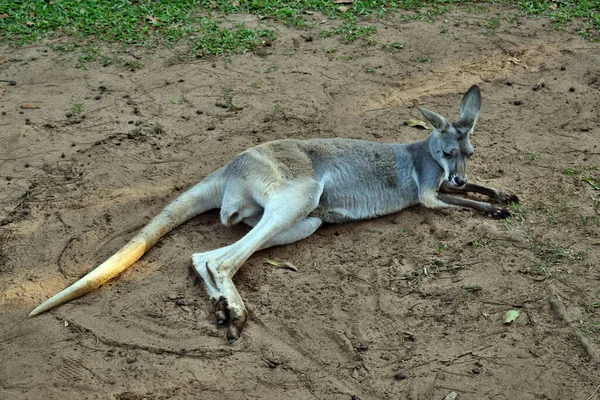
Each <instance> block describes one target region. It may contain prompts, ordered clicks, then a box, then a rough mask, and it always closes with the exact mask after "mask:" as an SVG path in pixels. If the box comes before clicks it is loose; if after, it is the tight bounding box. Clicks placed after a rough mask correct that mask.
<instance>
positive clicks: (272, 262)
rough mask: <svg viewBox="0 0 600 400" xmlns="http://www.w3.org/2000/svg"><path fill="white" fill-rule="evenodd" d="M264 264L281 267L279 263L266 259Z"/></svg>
mask: <svg viewBox="0 0 600 400" xmlns="http://www.w3.org/2000/svg"><path fill="white" fill-rule="evenodd" d="M265 262H266V263H267V264H271V265H274V266H276V267H281V263H280V262H279V261H275V260H270V259H268V258H267V259H266V260H265Z"/></svg>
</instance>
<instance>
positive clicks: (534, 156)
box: [527, 150, 540, 161]
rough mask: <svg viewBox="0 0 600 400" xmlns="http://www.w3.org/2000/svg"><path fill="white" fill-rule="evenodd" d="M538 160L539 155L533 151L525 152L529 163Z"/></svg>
mask: <svg viewBox="0 0 600 400" xmlns="http://www.w3.org/2000/svg"><path fill="white" fill-rule="evenodd" d="M538 158H540V154H539V153H538V152H537V151H535V150H527V159H528V160H529V161H535V160H537V159H538Z"/></svg>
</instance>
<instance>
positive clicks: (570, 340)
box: [0, 8, 600, 400]
mask: <svg viewBox="0 0 600 400" xmlns="http://www.w3.org/2000/svg"><path fill="white" fill-rule="evenodd" d="M496 12H499V13H501V15H502V17H498V16H497V14H496ZM511 15H512V14H510V12H509V11H506V10H503V9H501V8H493V9H490V10H488V13H487V14H486V13H485V12H484V11H482V10H479V11H477V12H473V10H471V13H467V12H466V11H465V12H459V11H457V12H454V13H451V14H448V15H445V16H443V17H441V18H440V20H439V21H437V22H435V23H427V22H422V21H415V22H409V23H404V22H402V21H401V19H402V16H401V15H400V14H398V15H392V16H390V17H388V18H387V19H385V20H383V21H380V22H376V25H377V28H378V31H377V33H376V35H375V36H374V38H375V40H376V41H377V43H379V44H386V43H392V42H402V43H404V48H403V49H401V50H398V51H395V52H389V51H388V50H389V47H388V48H387V49H386V48H383V47H382V46H380V45H377V46H364V45H363V44H362V43H353V44H343V43H341V42H340V41H339V39H337V38H327V39H323V40H321V39H320V38H319V30H320V29H323V28H326V27H331V26H332V24H335V23H336V22H335V21H326V22H325V23H321V22H320V16H319V15H314V16H313V17H314V18H315V20H316V21H317V22H318V23H317V25H318V26H317V28H314V29H307V30H297V29H292V28H286V27H282V26H279V27H277V29H278V39H277V40H275V41H274V42H273V43H267V45H270V46H265V47H264V48H262V49H260V51H257V52H255V53H248V54H243V55H236V56H231V57H228V58H215V59H203V58H200V59H196V60H187V61H185V60H184V61H182V60H181V59H180V58H179V55H180V52H181V49H178V48H173V49H164V48H162V49H133V50H131V51H129V52H127V53H124V54H121V55H120V56H121V57H123V58H124V59H125V60H130V61H132V62H133V61H139V62H142V63H143V65H144V67H143V68H141V69H138V70H133V71H131V70H128V69H126V68H124V67H122V66H117V65H113V66H108V67H102V66H100V65H98V64H86V65H85V67H86V68H75V66H74V65H75V64H76V60H75V59H74V56H73V55H72V54H66V55H64V54H59V53H56V52H54V51H52V50H48V43H43V44H39V45H34V46H29V47H25V48H19V49H14V48H9V47H0V60H2V61H3V63H2V64H1V65H0V79H3V81H2V82H0V112H1V115H0V177H1V180H0V221H1V222H0V224H1V226H0V273H1V274H0V290H1V296H0V360H2V362H0V398H5V399H9V398H10V399H41V398H44V399H59V398H60V399H83V398H86V399H96V398H97V399H105V398H111V399H122V400H124V399H191V398H195V399H223V398H228V399H250V398H256V399H281V398H290V399H291V398H293V399H350V398H352V397H353V396H355V398H358V399H443V398H444V396H446V395H447V394H449V393H450V392H452V391H454V392H456V393H457V394H458V399H459V400H462V399H587V398H588V397H589V396H590V395H591V394H592V393H593V392H594V389H595V388H596V386H597V385H598V384H600V370H599V369H598V368H599V366H600V365H599V363H600V356H599V355H600V346H599V339H600V336H599V330H600V325H599V323H600V316H599V311H598V310H599V308H598V306H599V305H600V303H598V302H600V290H599V283H600V271H599V269H598V268H599V267H600V264H599V261H598V260H599V253H600V247H599V243H600V229H599V227H600V225H599V222H598V217H599V208H600V200H599V194H600V191H598V190H594V185H596V189H597V185H598V182H600V179H599V172H598V169H597V168H599V167H600V139H599V136H598V135H599V134H600V128H599V126H600V72H599V71H600V69H599V65H600V44H598V43H590V42H586V41H584V40H582V39H580V38H578V37H577V36H576V35H574V34H572V33H569V32H559V31H556V30H554V29H552V28H551V27H550V24H549V22H548V21H547V20H543V19H523V18H521V17H518V16H514V15H512V16H511ZM506 16H511V17H510V18H508V17H506ZM490 17H498V18H501V21H502V22H501V24H500V27H498V28H497V29H495V30H492V29H490V28H489V24H488V20H489V18H490ZM505 17H506V18H505ZM245 19H246V22H247V24H250V25H251V24H253V23H256V19H255V18H254V17H248V18H245ZM444 20H446V21H447V22H446V21H444ZM69 40H72V39H63V40H62V41H69ZM10 80H13V81H15V83H16V84H15V85H11V84H9V82H6V81H10ZM542 83H543V85H542ZM472 84H478V85H480V87H481V90H482V94H483V109H482V113H481V115H480V119H479V123H478V127H477V128H476V131H475V135H474V136H473V138H472V141H473V143H474V146H475V149H476V153H475V156H474V157H473V158H472V159H471V162H470V179H471V181H472V182H480V183H483V184H486V185H489V186H493V187H496V188H498V189H500V190H502V191H506V192H510V193H514V194H517V195H518V196H519V197H520V199H521V204H520V206H519V207H517V208H514V209H513V210H512V211H513V218H511V219H510V220H509V221H502V220H494V219H490V218H489V217H486V216H484V215H480V214H477V213H474V212H472V211H466V210H459V209H452V210H430V209H426V208H424V207H414V208H410V209H407V210H404V211H402V212H400V213H397V214H394V215H389V216H386V217H382V218H379V219H376V220H369V221H361V222H355V223H349V224H343V225H328V226H325V227H323V228H322V229H320V230H319V231H317V233H315V234H314V235H313V236H311V237H310V238H308V239H306V240H304V241H301V242H298V243H295V244H292V245H288V246H284V247H278V248H272V249H268V250H265V251H262V252H259V253H257V254H255V255H254V256H253V257H252V258H251V259H250V260H249V261H248V262H247V263H246V265H245V266H244V267H243V268H242V269H241V270H240V272H239V273H238V274H237V275H236V279H235V282H236V284H237V287H238V288H239V291H240V293H241V295H242V297H243V298H244V300H245V301H246V305H247V306H248V308H249V309H250V310H251V319H250V321H249V323H248V326H247V327H246V329H245V331H244V332H243V335H242V337H241V339H240V340H238V341H237V342H236V343H235V344H233V345H227V344H226V341H225V331H224V330H223V329H221V328H219V327H217V326H216V324H215V320H214V316H213V312H212V311H213V310H212V304H210V302H209V301H208V299H207V297H206V294H205V292H204V288H203V286H202V284H201V282H200V281H199V280H198V279H197V278H196V276H195V274H194V273H193V272H192V270H191V268H190V266H191V261H190V256H191V254H192V253H195V252H202V251H207V250H210V249H214V248H218V247H221V246H223V245H226V244H230V243H232V242H234V241H235V240H237V239H239V238H240V237H241V236H242V235H244V234H245V233H246V232H247V230H248V228H246V227H244V226H236V227H234V228H232V229H229V228H225V227H223V226H221V225H220V224H219V220H218V213H216V212H209V213H207V214H205V215H202V216H200V217H198V218H195V219H194V220H192V221H190V222H188V223H187V224H185V225H184V226H182V227H180V228H179V229H177V230H175V231H174V232H172V233H171V234H169V235H168V236H166V237H165V238H164V239H163V240H162V241H161V242H160V243H159V244H158V245H157V246H156V247H155V248H153V249H152V250H151V251H150V252H149V253H148V254H147V255H146V256H144V257H143V258H142V260H140V261H139V262H138V263H136V264H135V265H134V266H133V267H132V268H130V269H129V270H127V271H126V272H125V273H123V274H122V275H121V276H120V277H118V278H117V279H114V280H113V281H111V282H110V283H108V284H106V285H104V286H103V287H102V288H100V289H98V290H96V291H94V292H92V293H90V294H88V295H86V296H84V297H82V298H81V299H79V300H76V301H73V302H71V303H69V304H67V305H64V306H62V307H59V308H57V309H55V310H53V311H51V312H49V313H47V314H44V315H41V316H39V317H37V318H34V319H28V318H27V314H28V312H29V311H31V309H32V308H34V307H35V306H36V305H38V304H39V303H40V302H41V301H42V300H44V299H46V298H48V297H49V296H51V295H52V294H54V293H56V292H58V291H59V290H61V289H63V288H64V287H66V286H67V285H68V284H70V283H72V282H74V281H75V280H77V279H78V278H79V277H80V276H82V274H84V273H85V272H86V271H88V270H90V269H91V268H93V267H94V266H96V265H97V264H99V263H100V262H101V261H103V260H104V259H106V258H107V257H108V256H109V255H111V254H112V253H113V252H114V251H116V250H117V249H118V248H119V247H120V246H122V245H123V244H124V243H125V242H126V241H127V240H128V239H129V238H130V237H131V236H132V235H133V234H134V232H135V231H136V230H137V229H139V228H140V226H142V225H143V224H144V223H146V222H147V221H148V220H149V219H150V218H151V217H152V216H153V215H155V214H156V213H157V212H158V211H159V210H160V209H161V208H162V207H163V206H164V205H165V204H167V203H168V202H169V201H170V200H171V199H173V198H174V197H175V196H176V195H177V194H178V193H179V192H181V191H182V190H183V189H184V188H186V187H188V186H190V185H192V184H194V183H195V182H197V181H198V180H200V179H202V177H204V176H206V175H207V174H208V173H209V172H211V171H212V170H214V169H216V168H217V167H219V166H220V165H223V164H224V163H226V162H227V161H228V160H229V159H231V158H232V157H233V156H234V155H235V154H236V153H238V152H240V151H242V150H244V149H246V148H248V147H251V146H254V145H256V144H259V143H263V142H266V141H269V140H273V139H281V138H313V137H345V138H361V139H368V140H377V141H381V142H396V141H402V142H405V141H415V140H420V139H422V138H424V137H425V135H426V134H427V131H423V130H419V129H417V128H411V127H408V126H406V125H405V122H406V121H407V120H408V119H411V118H420V116H419V114H418V110H417V109H416V108H415V107H414V105H413V102H414V101H417V102H419V103H420V104H422V105H423V106H425V107H426V108H429V109H432V110H435V111H437V112H439V113H441V114H443V115H446V116H448V117H450V118H457V117H458V104H459V102H460V99H461V97H462V95H463V93H464V92H465V91H466V90H467V89H468V88H469V86H470V85H472ZM23 106H25V108H23ZM27 106H36V107H38V108H32V107H29V108H28V107H27ZM267 259H271V260H276V261H289V262H291V263H293V264H294V265H295V266H296V267H297V268H298V271H293V270H290V269H285V268H278V267H275V266H273V265H270V264H268V263H266V262H265V261H266V260H267ZM510 309H515V310H518V311H519V312H520V316H519V317H518V318H517V320H516V321H514V322H513V323H512V324H510V325H506V324H503V316H504V313H505V312H506V311H508V310H510ZM397 374H400V375H397ZM395 375H396V377H395ZM398 378H405V379H398Z"/></svg>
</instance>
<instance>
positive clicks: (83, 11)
mask: <svg viewBox="0 0 600 400" xmlns="http://www.w3.org/2000/svg"><path fill="white" fill-rule="evenodd" d="M86 12H87V11H86V9H85V8H83V7H82V8H81V10H79V13H80V14H81V15H83V14H85V13H86Z"/></svg>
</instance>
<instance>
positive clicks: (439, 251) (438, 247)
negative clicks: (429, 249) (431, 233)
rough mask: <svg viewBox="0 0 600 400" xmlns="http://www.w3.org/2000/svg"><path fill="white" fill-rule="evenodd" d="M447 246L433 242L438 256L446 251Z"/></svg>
mask: <svg viewBox="0 0 600 400" xmlns="http://www.w3.org/2000/svg"><path fill="white" fill-rule="evenodd" d="M446 247H447V246H446V244H445V243H437V242H433V248H434V249H435V252H436V253H437V254H442V252H443V251H444V250H446Z"/></svg>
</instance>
